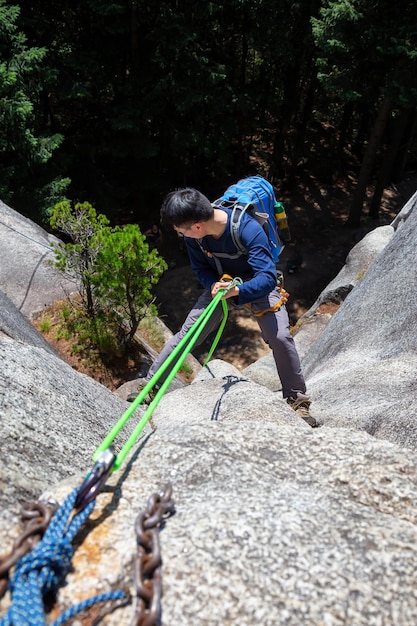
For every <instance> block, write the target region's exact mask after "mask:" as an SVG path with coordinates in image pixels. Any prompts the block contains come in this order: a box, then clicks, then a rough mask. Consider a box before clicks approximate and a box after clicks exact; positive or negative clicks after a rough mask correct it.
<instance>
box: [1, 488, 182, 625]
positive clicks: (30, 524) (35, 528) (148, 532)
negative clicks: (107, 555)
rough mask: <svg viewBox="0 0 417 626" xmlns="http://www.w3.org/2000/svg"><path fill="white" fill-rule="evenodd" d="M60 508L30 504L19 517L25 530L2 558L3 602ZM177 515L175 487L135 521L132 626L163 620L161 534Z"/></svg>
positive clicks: (153, 498)
mask: <svg viewBox="0 0 417 626" xmlns="http://www.w3.org/2000/svg"><path fill="white" fill-rule="evenodd" d="M58 507H59V505H58V504H57V503H55V502H42V501H38V502H28V503H26V504H24V505H23V507H22V510H21V513H20V517H21V522H22V524H23V527H24V531H23V533H22V534H21V535H19V537H17V539H16V540H15V542H14V544H13V547H12V550H11V551H10V553H9V554H7V555H5V556H3V557H0V599H1V598H2V597H3V596H4V594H5V593H6V590H7V584H8V579H9V571H10V569H11V568H12V567H13V565H15V564H16V563H17V561H18V560H19V559H20V558H21V557H22V556H24V555H25V554H27V553H28V552H30V551H31V550H32V549H33V548H34V547H35V545H36V544H37V543H38V542H39V541H40V540H41V539H42V537H43V535H44V533H45V531H46V529H47V527H48V525H49V522H50V521H51V519H52V517H53V516H54V514H55V513H56V511H57V509H58ZM174 513H175V504H174V501H173V500H172V486H171V485H170V484H168V485H166V486H165V488H164V489H163V490H162V491H161V492H160V493H159V494H156V493H154V494H152V495H151V497H150V498H149V500H148V503H147V506H146V509H145V510H144V511H142V512H141V513H139V515H138V516H137V518H136V521H135V533H136V543H137V558H136V563H135V572H134V579H135V589H136V597H137V599H136V607H135V613H134V617H133V619H132V622H131V626H157V625H158V624H160V619H161V611H162V607H161V598H162V557H161V546H160V541H159V531H160V530H161V529H162V528H163V526H164V523H165V520H166V519H167V518H168V517H170V516H171V515H173V514H174Z"/></svg>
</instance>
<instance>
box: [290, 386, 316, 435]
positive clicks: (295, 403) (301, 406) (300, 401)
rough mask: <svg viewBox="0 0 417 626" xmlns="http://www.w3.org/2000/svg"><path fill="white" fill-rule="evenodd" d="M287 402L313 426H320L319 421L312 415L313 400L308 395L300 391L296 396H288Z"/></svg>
mask: <svg viewBox="0 0 417 626" xmlns="http://www.w3.org/2000/svg"><path fill="white" fill-rule="evenodd" d="M287 403H288V404H289V405H290V407H291V408H292V409H294V411H295V412H296V413H297V414H298V415H299V416H300V417H302V418H303V420H304V421H305V422H307V424H308V425H309V426H311V428H317V427H318V422H317V421H316V420H315V419H314V417H312V416H311V415H310V404H311V400H310V398H309V397H308V396H306V395H304V394H303V393H300V392H299V391H298V392H297V396H296V397H295V398H291V397H290V398H287Z"/></svg>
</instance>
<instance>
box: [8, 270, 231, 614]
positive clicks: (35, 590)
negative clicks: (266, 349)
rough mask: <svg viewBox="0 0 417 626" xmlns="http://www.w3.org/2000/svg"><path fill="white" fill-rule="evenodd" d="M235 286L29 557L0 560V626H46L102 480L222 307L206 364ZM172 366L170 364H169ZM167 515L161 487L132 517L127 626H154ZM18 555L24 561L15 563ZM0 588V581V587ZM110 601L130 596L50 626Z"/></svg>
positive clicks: (115, 594)
mask: <svg viewBox="0 0 417 626" xmlns="http://www.w3.org/2000/svg"><path fill="white" fill-rule="evenodd" d="M222 279H224V281H228V280H229V279H230V277H222ZM222 279H221V280H222ZM241 283H242V281H241V279H240V278H235V279H232V280H230V282H229V284H228V286H227V287H225V288H221V289H219V291H218V293H217V294H216V296H215V297H214V298H213V299H212V301H211V302H210V303H209V305H208V306H207V307H206V309H205V310H204V311H203V312H202V313H201V315H200V317H199V318H198V320H197V321H196V322H195V323H194V325H193V326H192V327H191V328H190V329H189V331H188V332H187V333H186V335H185V336H184V337H183V339H182V340H181V341H180V343H179V344H178V346H177V347H176V348H175V349H174V350H173V352H172V354H171V355H170V357H169V358H168V359H166V361H165V362H164V363H163V364H162V365H161V367H160V368H159V369H158V371H157V372H156V373H155V374H154V376H153V377H152V378H151V380H150V381H149V382H148V384H147V385H146V386H145V387H144V388H143V389H142V391H141V392H140V393H139V395H138V397H137V398H136V399H135V401H134V402H133V403H132V404H131V406H130V407H129V408H128V409H127V411H125V413H124V414H123V415H122V416H121V418H120V419H119V420H118V422H117V423H116V425H115V426H114V427H113V428H112V429H111V431H110V432H109V433H108V435H107V436H106V437H105V439H104V440H103V442H102V443H101V444H100V446H99V447H98V448H97V449H96V451H95V453H94V455H93V461H94V466H93V468H92V470H91V471H90V472H89V473H88V474H87V476H86V478H85V480H84V482H83V483H82V485H81V486H80V487H77V488H76V489H74V491H73V492H72V493H70V495H69V496H67V498H66V499H65V501H64V503H63V504H62V505H61V507H59V509H58V510H57V512H56V513H55V510H54V511H53V513H52V515H53V517H52V520H51V521H50V523H49V525H48V524H47V523H45V522H44V523H43V526H42V524H41V522H40V521H39V523H38V529H37V530H38V534H40V535H42V533H43V532H44V534H43V538H42V539H41V540H40V541H39V542H38V543H37V544H36V545H35V547H34V548H33V550H31V551H30V552H29V553H27V554H26V552H28V550H30V549H31V546H27V547H26V546H25V548H23V547H22V549H21V552H19V546H20V545H23V539H22V540H21V541H19V542H18V544H15V550H14V552H13V555H8V556H7V557H6V558H5V559H0V575H1V574H2V572H3V578H4V574H5V573H6V575H8V573H9V569H10V567H11V566H12V565H15V571H14V574H13V576H12V577H11V578H10V580H9V588H10V592H11V595H12V605H11V606H10V608H9V609H8V610H7V612H6V613H5V615H4V616H3V617H2V618H1V619H0V626H45V624H46V622H45V616H44V605H43V598H44V597H45V596H46V595H47V594H54V593H56V592H57V590H58V588H59V586H60V584H62V582H63V580H64V579H65V576H66V574H67V572H68V571H69V567H70V563H71V557H72V555H73V552H74V548H73V547H72V545H71V542H72V540H73V539H74V537H75V536H76V534H77V532H78V531H79V529H80V528H81V526H82V524H83V523H84V522H85V520H86V519H87V518H88V516H89V515H90V513H91V511H92V510H93V508H94V505H95V499H96V497H97V495H98V493H99V492H100V490H101V489H102V487H103V486H104V484H105V482H106V480H107V479H108V477H109V475H110V474H111V473H112V472H114V471H116V470H117V469H118V468H119V467H120V466H121V464H122V463H123V461H124V459H125V457H126V456H127V454H128V453H129V451H130V450H131V448H132V447H133V445H134V444H135V442H136V440H137V438H138V437H139V435H140V433H141V432H142V430H143V429H144V427H145V426H146V424H147V422H148V421H149V420H150V418H151V416H152V413H153V411H154V410H155V408H156V406H157V405H158V403H159V401H160V399H161V398H162V396H163V394H164V393H165V391H166V389H167V388H168V386H169V385H170V383H171V382H172V380H173V378H174V376H175V375H176V374H177V372H178V370H179V369H180V367H181V365H182V364H183V362H184V360H185V358H186V357H187V355H188V354H189V353H190V352H191V350H192V349H193V347H194V345H195V343H196V341H197V339H198V337H199V336H200V334H201V333H202V331H203V329H204V327H205V326H206V325H207V322H208V321H209V319H210V317H211V315H212V314H213V313H214V310H215V308H216V306H217V305H218V303H219V302H220V301H221V303H222V308H223V321H222V324H221V326H220V328H219V330H218V332H217V335H216V337H215V339H214V342H213V346H214V347H213V346H212V350H211V351H210V353H209V356H208V357H207V358H206V361H205V363H206V362H207V360H208V359H209V358H210V356H211V354H212V352H213V350H214V349H215V347H216V345H217V343H218V341H219V339H220V336H221V333H222V331H223V328H224V325H225V323H226V321H227V312H228V307H227V303H226V302H225V300H222V298H223V296H224V295H225V294H226V293H227V292H228V291H229V290H230V289H232V288H233V287H234V286H236V285H239V284H241ZM177 357H178V358H177ZM175 359H177V360H176V362H175V363H174V361H175ZM172 363H174V365H173V367H172V370H171V371H170V372H169V374H168V376H167V378H166V380H165V381H164V382H163V383H162V385H161V387H160V388H159V389H158V391H157V393H156V395H155V397H154V399H153V400H152V402H151V403H150V405H149V406H148V408H147V409H146V410H145V412H144V414H143V416H142V418H141V420H140V421H139V423H138V424H137V426H136V427H135V428H134V430H133V432H132V433H131V435H130V436H129V438H128V439H127V441H126V443H125V444H124V446H123V447H122V448H121V450H120V452H119V453H118V454H115V452H114V450H113V446H112V444H113V441H114V439H115V438H116V436H117V435H118V434H119V433H120V431H121V430H122V428H123V427H124V426H125V424H126V422H127V421H128V419H129V418H130V417H131V416H132V414H133V413H134V411H135V410H136V408H137V407H138V406H139V405H140V403H141V402H142V401H143V400H144V399H145V397H146V395H147V394H148V393H149V391H151V389H152V388H153V386H154V385H155V384H156V383H157V381H158V380H159V378H160V377H161V375H162V374H163V373H164V372H165V371H166V369H167V368H168V367H169V366H170V365H172ZM38 504H39V503H38ZM173 511H174V504H173V502H172V500H171V488H170V487H168V488H167V489H166V491H165V493H163V494H162V495H161V494H160V495H159V496H155V495H154V496H153V497H152V498H151V499H150V500H149V502H148V507H147V510H146V511H145V513H144V514H142V515H139V516H138V518H137V521H136V524H135V529H136V533H137V544H138V565H137V570H136V575H135V581H136V590H137V598H138V599H137V607H136V613H135V615H136V619H135V621H134V623H133V626H156V624H157V623H159V621H158V620H159V617H160V612H161V607H160V600H161V594H162V582H161V570H160V567H161V557H160V548H159V538H158V528H159V527H160V525H161V524H162V522H163V518H164V517H166V516H167V515H169V514H171V513H172V512H173ZM54 513H55V515H54ZM41 514H42V515H43V517H44V518H45V519H46V518H47V512H46V510H44V509H42V511H41ZM39 517H40V515H38V518H39ZM50 517H51V516H49V517H48V522H49V520H50ZM46 526H47V528H46V531H45V527H46ZM24 535H25V533H24ZM25 536H26V535H25ZM22 553H23V554H24V556H22ZM15 555H16V557H15ZM18 559H19V560H18ZM6 567H7V569H6ZM0 582H2V581H1V580H0ZM0 590H1V587H0ZM0 597H1V595H0ZM116 600H118V601H120V602H121V603H122V604H126V603H128V602H129V601H130V596H129V594H128V593H126V592H125V591H123V590H120V591H110V592H107V593H102V594H99V595H97V596H94V597H93V598H89V599H87V600H84V601H83V602H80V603H78V604H77V605H76V606H74V607H71V608H70V609H67V610H66V611H64V612H63V613H62V615H61V616H60V617H59V618H58V619H57V620H55V621H54V622H53V623H52V624H51V626H61V625H62V624H64V623H65V622H66V621H68V620H69V619H71V618H72V617H73V616H74V615H76V614H77V613H79V612H81V611H84V610H86V609H87V608H90V607H91V606H93V605H95V604H97V603H100V602H107V601H116ZM28 610H29V612H30V618H29V617H28Z"/></svg>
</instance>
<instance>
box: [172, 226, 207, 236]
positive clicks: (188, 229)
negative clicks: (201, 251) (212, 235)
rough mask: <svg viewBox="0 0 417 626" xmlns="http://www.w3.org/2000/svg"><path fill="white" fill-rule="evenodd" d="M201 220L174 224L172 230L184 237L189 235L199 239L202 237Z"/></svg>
mask: <svg viewBox="0 0 417 626" xmlns="http://www.w3.org/2000/svg"><path fill="white" fill-rule="evenodd" d="M201 225H202V224H201V222H195V224H187V225H182V226H174V230H176V231H177V233H179V234H180V235H183V236H184V237H191V238H192V239H200V237H202V236H203V235H202V229H201Z"/></svg>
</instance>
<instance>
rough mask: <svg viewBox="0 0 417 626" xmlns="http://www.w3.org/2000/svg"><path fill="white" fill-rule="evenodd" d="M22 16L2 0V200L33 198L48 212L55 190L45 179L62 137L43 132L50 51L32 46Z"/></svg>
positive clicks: (0, 44)
mask: <svg viewBox="0 0 417 626" xmlns="http://www.w3.org/2000/svg"><path fill="white" fill-rule="evenodd" d="M19 16H20V9H19V7H18V6H9V5H8V3H7V2H6V0H0V119H1V125H0V166H1V168H0V169H1V180H0V193H1V196H2V199H3V200H6V201H8V202H14V201H17V202H18V203H19V200H20V201H22V203H23V204H24V200H23V199H24V198H26V199H28V197H29V196H30V197H31V200H30V201H31V202H35V201H36V200H37V201H38V202H39V205H38V207H39V209H41V210H44V209H45V206H44V205H43V204H42V200H43V198H44V196H47V195H48V186H50V185H53V179H49V180H48V179H47V178H46V179H45V178H44V175H45V164H46V163H47V162H48V161H49V160H50V159H51V156H52V154H53V153H54V151H55V150H56V149H57V148H58V146H60V144H61V143H62V141H63V135H62V134H60V133H51V132H50V130H49V131H46V129H44V130H42V131H41V130H40V128H39V119H38V113H39V104H40V99H41V96H42V93H43V91H44V89H45V88H46V87H47V85H48V82H49V81H48V68H47V67H46V68H45V65H44V64H45V58H46V54H47V50H46V48H45V47H40V46H32V47H31V46H28V44H27V38H26V36H25V34H24V33H23V32H22V31H21V30H19V26H18V20H19ZM45 131H46V132H45ZM29 190H32V195H31V194H30V191H29Z"/></svg>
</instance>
